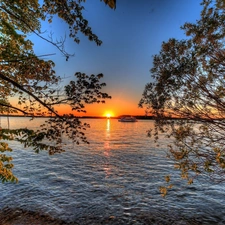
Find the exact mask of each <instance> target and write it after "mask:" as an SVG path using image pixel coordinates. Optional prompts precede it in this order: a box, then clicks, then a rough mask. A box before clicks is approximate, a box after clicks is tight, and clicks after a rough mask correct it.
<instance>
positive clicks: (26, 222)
mask: <svg viewBox="0 0 225 225" xmlns="http://www.w3.org/2000/svg"><path fill="white" fill-rule="evenodd" d="M168 213H169V212H168ZM168 213H167V214H164V213H159V212H158V213H155V212H149V213H148V214H147V213H140V214H139V215H138V216H134V217H126V216H124V218H120V217H116V216H109V217H101V218H98V217H96V216H94V215H87V216H85V217H81V218H78V219H77V221H76V222H74V221H73V222H67V221H64V220H61V219H59V218H53V217H52V216H50V215H48V214H42V213H39V212H33V211H29V210H24V209H19V208H9V207H6V208H3V209H1V210H0V225H99V224H105V225H114V224H115V225H132V224H137V225H150V224H154V225H160V224H164V225H200V224H202V223H201V220H200V219H199V218H198V219H197V218H192V219H188V218H184V217H182V216H181V215H173V214H168ZM103 215H104V213H103ZM171 215H173V217H171Z"/></svg>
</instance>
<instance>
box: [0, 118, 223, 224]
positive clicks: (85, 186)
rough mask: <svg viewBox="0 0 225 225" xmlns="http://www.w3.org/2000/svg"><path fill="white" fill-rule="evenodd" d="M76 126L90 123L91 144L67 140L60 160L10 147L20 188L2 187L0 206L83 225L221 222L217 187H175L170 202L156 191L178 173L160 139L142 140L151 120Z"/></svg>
mask: <svg viewBox="0 0 225 225" xmlns="http://www.w3.org/2000/svg"><path fill="white" fill-rule="evenodd" d="M42 121H43V119H35V120H34V121H31V122H30V121H29V119H28V118H10V128H19V127H30V128H36V127H38V126H39V125H40V123H41V122H42ZM82 121H84V122H88V123H89V124H90V125H91V128H90V129H88V131H87V137H88V140H89V141H90V145H85V144H82V145H80V146H77V145H73V144H72V143H71V142H69V141H68V142H67V151H66V152H65V153H62V154H56V155H53V156H49V155H48V154H47V153H46V152H41V153H39V154H35V153H34V152H33V151H32V149H24V148H23V146H21V145H20V144H18V143H17V142H15V141H12V142H10V145H11V147H12V148H13V149H14V152H13V153H12V155H13V158H14V160H13V162H14V165H15V169H14V173H15V175H16V176H17V177H18V178H19V183H18V184H12V183H6V184H0V193H1V194H0V208H4V207H7V206H9V207H17V208H22V209H25V210H31V211H36V212H40V213H45V214H49V215H51V216H53V217H55V218H60V219H63V220H65V221H70V222H73V221H76V222H78V223H80V224H86V222H85V221H87V218H89V219H92V220H95V222H98V221H106V220H107V219H108V220H107V221H111V224H113V221H114V220H115V221H117V224H145V222H144V221H146V218H148V217H151V218H152V221H155V223H156V224H157V221H161V224H166V223H168V224H170V220H169V218H172V217H174V218H177V219H181V220H182V218H185V220H186V219H187V220H191V219H192V218H194V219H196V221H198V222H200V223H202V224H225V198H224V193H225V187H224V185H223V184H211V183H209V182H208V181H207V179H199V180H197V181H196V182H195V183H194V184H193V185H191V186H187V185H186V184H185V182H175V184H176V185H175V187H174V188H173V189H172V191H170V192H169V194H168V196H167V197H166V198H162V197H161V195H160V193H159V186H160V185H165V182H164V176H165V175H167V174H173V175H174V177H178V176H179V174H178V172H176V171H174V169H173V164H172V163H171V162H170V161H168V159H167V158H166V151H165V150H166V146H167V140H165V139H162V140H161V142H160V147H157V146H156V144H155V143H154V142H153V141H152V139H150V138H148V137H147V136H146V130H147V129H149V128H151V127H153V121H141V120H140V121H138V122H137V123H120V122H118V121H117V120H115V119H110V120H107V119H83V120H82ZM1 125H2V127H5V126H7V118H1ZM10 154H11V153H10ZM118 218H119V219H118ZM109 219H110V220H109ZM118 221H119V222H118ZM148 221H149V220H148ZM162 221H164V222H162ZM99 223H100V222H99ZM87 224H90V223H87ZM103 224H104V223H103ZM146 224H147V223H146Z"/></svg>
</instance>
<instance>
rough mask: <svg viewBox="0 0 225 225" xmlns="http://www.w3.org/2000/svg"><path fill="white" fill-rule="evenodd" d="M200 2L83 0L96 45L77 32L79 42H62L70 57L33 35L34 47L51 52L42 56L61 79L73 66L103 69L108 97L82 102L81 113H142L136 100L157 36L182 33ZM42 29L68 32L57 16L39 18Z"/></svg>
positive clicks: (158, 44) (164, 37)
mask: <svg viewBox="0 0 225 225" xmlns="http://www.w3.org/2000/svg"><path fill="white" fill-rule="evenodd" d="M200 3H201V0H188V1H187V0H140V1H136V0H117V7H116V10H112V9H110V8H109V7H108V6H106V5H105V4H104V3H103V2H101V1H100V0H87V1H86V2H85V3H84V6H85V11H84V16H85V18H86V19H87V20H88V21H89V24H90V26H91V27H92V31H93V32H94V33H95V34H96V35H97V36H98V37H99V38H100V39H101V40H102V41H103V44H102V45H101V46H96V44H95V43H94V42H90V41H89V40H88V38H87V37H85V36H83V35H79V36H80V39H81V42H80V44H76V43H75V42H73V40H72V39H69V37H68V38H67V39H66V43H65V48H66V50H67V51H68V52H69V53H71V54H74V57H71V58H70V59H69V61H66V60H65V58H64V57H63V56H62V54H61V53H60V52H58V51H57V50H56V49H55V48H54V47H53V46H51V45H49V44H48V43H46V42H42V41H40V40H39V39H38V38H33V40H34V42H35V46H34V49H35V53H36V54H37V55H43V54H50V53H55V55H54V56H51V57H49V58H47V59H51V60H53V61H54V62H55V64H56V67H55V71H56V74H57V75H60V76H61V77H68V78H66V79H64V84H66V83H68V82H69V80H74V79H75V78H74V74H75V72H84V73H86V74H87V75H91V74H98V73H103V74H104V78H103V79H102V82H105V83H106V84H107V86H106V87H104V89H103V92H106V93H108V94H109V95H111V96H112V99H109V100H106V103H105V104H91V105H88V106H86V110H87V113H86V115H87V116H105V115H106V114H107V113H110V114H111V115H112V116H120V115H124V114H126V115H127V114H128V115H144V114H145V110H144V109H142V108H138V103H139V101H140V99H141V96H142V93H143V90H144V87H145V85H146V84H147V83H148V82H150V81H152V78H151V74H150V69H151V67H152V61H153V57H152V56H153V55H155V54H158V53H159V51H160V48H161V44H162V42H163V41H168V39H169V38H176V39H184V38H186V36H185V34H184V31H183V30H181V29H180V27H181V26H182V25H183V24H184V23H185V22H195V21H196V20H197V19H199V18H200V12H201V9H202V6H201V5H200ZM42 31H45V33H44V35H45V36H48V35H49V34H50V33H51V32H53V36H54V37H55V38H60V37H64V36H65V35H68V33H69V31H68V29H67V26H65V24H64V23H63V22H62V21H61V20H60V19H55V20H54V21H53V23H52V24H43V27H42ZM59 111H60V112H61V113H69V108H65V107H63V106H61V107H60V109H59ZM77 115H78V116H82V115H83V114H77Z"/></svg>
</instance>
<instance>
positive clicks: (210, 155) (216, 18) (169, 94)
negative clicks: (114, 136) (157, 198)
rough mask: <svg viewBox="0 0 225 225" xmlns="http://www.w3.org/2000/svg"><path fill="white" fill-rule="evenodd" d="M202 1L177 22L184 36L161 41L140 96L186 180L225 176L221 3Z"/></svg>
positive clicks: (223, 18) (223, 21) (223, 17)
mask: <svg viewBox="0 0 225 225" xmlns="http://www.w3.org/2000/svg"><path fill="white" fill-rule="evenodd" d="M202 5H203V10H202V12H201V18H200V20H198V21H197V22H196V23H186V24H184V26H183V27H182V29H183V30H184V31H185V32H186V35H187V39H186V40H176V39H173V38H171V39H169V40H168V41H167V42H163V43H162V48H161V51H160V53H159V54H158V55H155V56H154V58H153V67H152V69H151V74H152V78H153V82H150V83H148V84H147V85H146V87H145V90H144V92H143V97H142V99H141V101H140V106H142V107H143V106H145V107H147V110H148V112H149V113H151V114H152V115H154V116H155V129H154V130H152V131H149V134H150V135H151V134H153V135H154V136H155V138H156V140H157V138H158V137H159V136H160V133H165V134H166V136H167V137H168V138H171V141H172V144H171V145H170V146H168V148H169V157H170V158H171V159H173V160H174V162H175V165H174V166H175V168H177V169H179V170H180V171H181V177H182V178H184V179H187V181H188V183H192V182H193V179H194V178H195V177H196V176H197V175H199V174H206V175H207V176H210V178H212V179H214V180H217V181H223V180H224V177H225V170H224V169H225V145H224V141H225V122H224V121H225V120H224V119H225V75H224V74H225V73H224V72H225V63H224V59H225V47H224V43H225V42H224V37H225V25H224V24H225V4H224V1H222V0H215V1H212V0H204V1H203V2H202ZM171 141H170V142H171ZM163 192H164V193H165V189H162V193H163Z"/></svg>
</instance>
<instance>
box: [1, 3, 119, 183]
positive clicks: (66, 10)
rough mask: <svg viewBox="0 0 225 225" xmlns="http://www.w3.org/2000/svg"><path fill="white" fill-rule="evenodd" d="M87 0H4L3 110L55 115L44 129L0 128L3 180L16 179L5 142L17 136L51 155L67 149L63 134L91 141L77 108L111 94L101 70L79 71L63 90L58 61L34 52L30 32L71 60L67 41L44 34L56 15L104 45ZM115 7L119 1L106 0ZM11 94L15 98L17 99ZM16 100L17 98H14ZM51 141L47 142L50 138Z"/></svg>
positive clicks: (72, 30)
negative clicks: (66, 110) (87, 13)
mask: <svg viewBox="0 0 225 225" xmlns="http://www.w3.org/2000/svg"><path fill="white" fill-rule="evenodd" d="M83 2H85V0H61V1H58V0H43V1H42V3H40V2H39V1H38V0H3V1H1V3H0V113H1V114H10V113H18V112H20V113H23V114H24V115H33V116H34V115H39V116H51V118H50V119H49V120H47V121H46V123H45V124H43V125H42V127H41V129H40V130H37V131H33V130H28V129H22V128H21V129H17V130H9V129H1V130H0V141H1V142H0V152H1V154H0V180H1V181H2V182H5V181H16V180H17V178H16V177H15V176H14V175H13V174H12V168H13V164H12V163H11V161H12V158H11V157H10V156H8V155H7V154H6V152H7V151H12V149H11V148H10V147H9V146H8V144H7V142H6V140H12V139H16V140H18V141H20V142H21V143H23V144H24V146H25V147H26V146H32V147H33V148H34V150H35V151H36V152H39V151H40V150H48V151H49V153H50V154H54V153H56V152H62V151H64V150H65V149H63V148H62V136H63V135H64V136H66V137H68V138H70V139H72V141H74V142H75V143H76V144H79V143H80V142H85V143H88V141H87V139H86V137H85V134H84V131H85V129H86V128H88V127H89V125H88V124H86V123H84V124H83V123H82V122H81V121H80V120H79V119H78V118H77V117H76V116H74V113H75V112H85V104H92V103H104V101H105V99H107V98H110V96H109V95H108V94H106V93H104V92H102V91H101V90H102V88H103V87H104V86H105V83H100V79H101V78H102V76H103V75H102V74H98V75H93V74H92V75H90V76H87V75H86V74H83V73H80V72H76V73H75V78H74V80H72V81H71V82H70V83H69V84H68V85H66V86H65V87H64V89H63V90H61V89H59V87H60V82H61V78H60V76H57V75H56V73H55V71H54V62H53V61H51V60H44V59H43V57H41V56H37V55H36V54H35V52H34V50H33V43H32V42H31V40H29V36H28V35H30V34H34V35H36V36H38V37H39V38H40V39H43V40H45V41H46V42H48V43H49V44H50V45H53V46H55V48H56V49H58V50H59V51H60V52H61V53H62V54H63V55H64V56H65V60H68V59H69V57H70V56H71V55H70V54H69V53H67V52H66V51H65V49H64V42H65V40H64V39H60V40H57V39H56V40H54V37H53V36H52V37H48V38H46V37H44V36H43V33H42V31H41V24H42V23H44V22H45V21H46V22H47V23H52V21H53V20H54V18H55V17H56V16H57V17H59V18H61V19H62V20H63V21H64V22H65V23H66V24H67V25H68V29H69V31H70V33H69V36H70V37H71V38H73V40H74V41H75V42H76V43H79V42H80V39H79V37H78V33H79V32H81V33H83V34H84V35H85V36H87V38H88V39H89V40H90V41H93V42H95V43H96V44H97V45H101V44H102V41H101V40H100V39H99V38H98V36H97V35H96V34H94V33H93V31H92V29H91V27H90V26H89V24H88V21H87V20H86V19H85V18H84V16H83V10H84V4H83ZM104 2H105V4H107V5H109V6H110V7H111V8H114V9H115V6H116V1H115V0H110V1H107V0H104ZM12 97H13V99H14V101H12ZM15 99H17V100H16V101H15ZM58 105H69V106H70V107H71V112H72V111H73V112H74V113H73V114H68V115H60V114H59V113H58V112H57V110H56V106H58ZM46 141H48V142H46Z"/></svg>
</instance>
